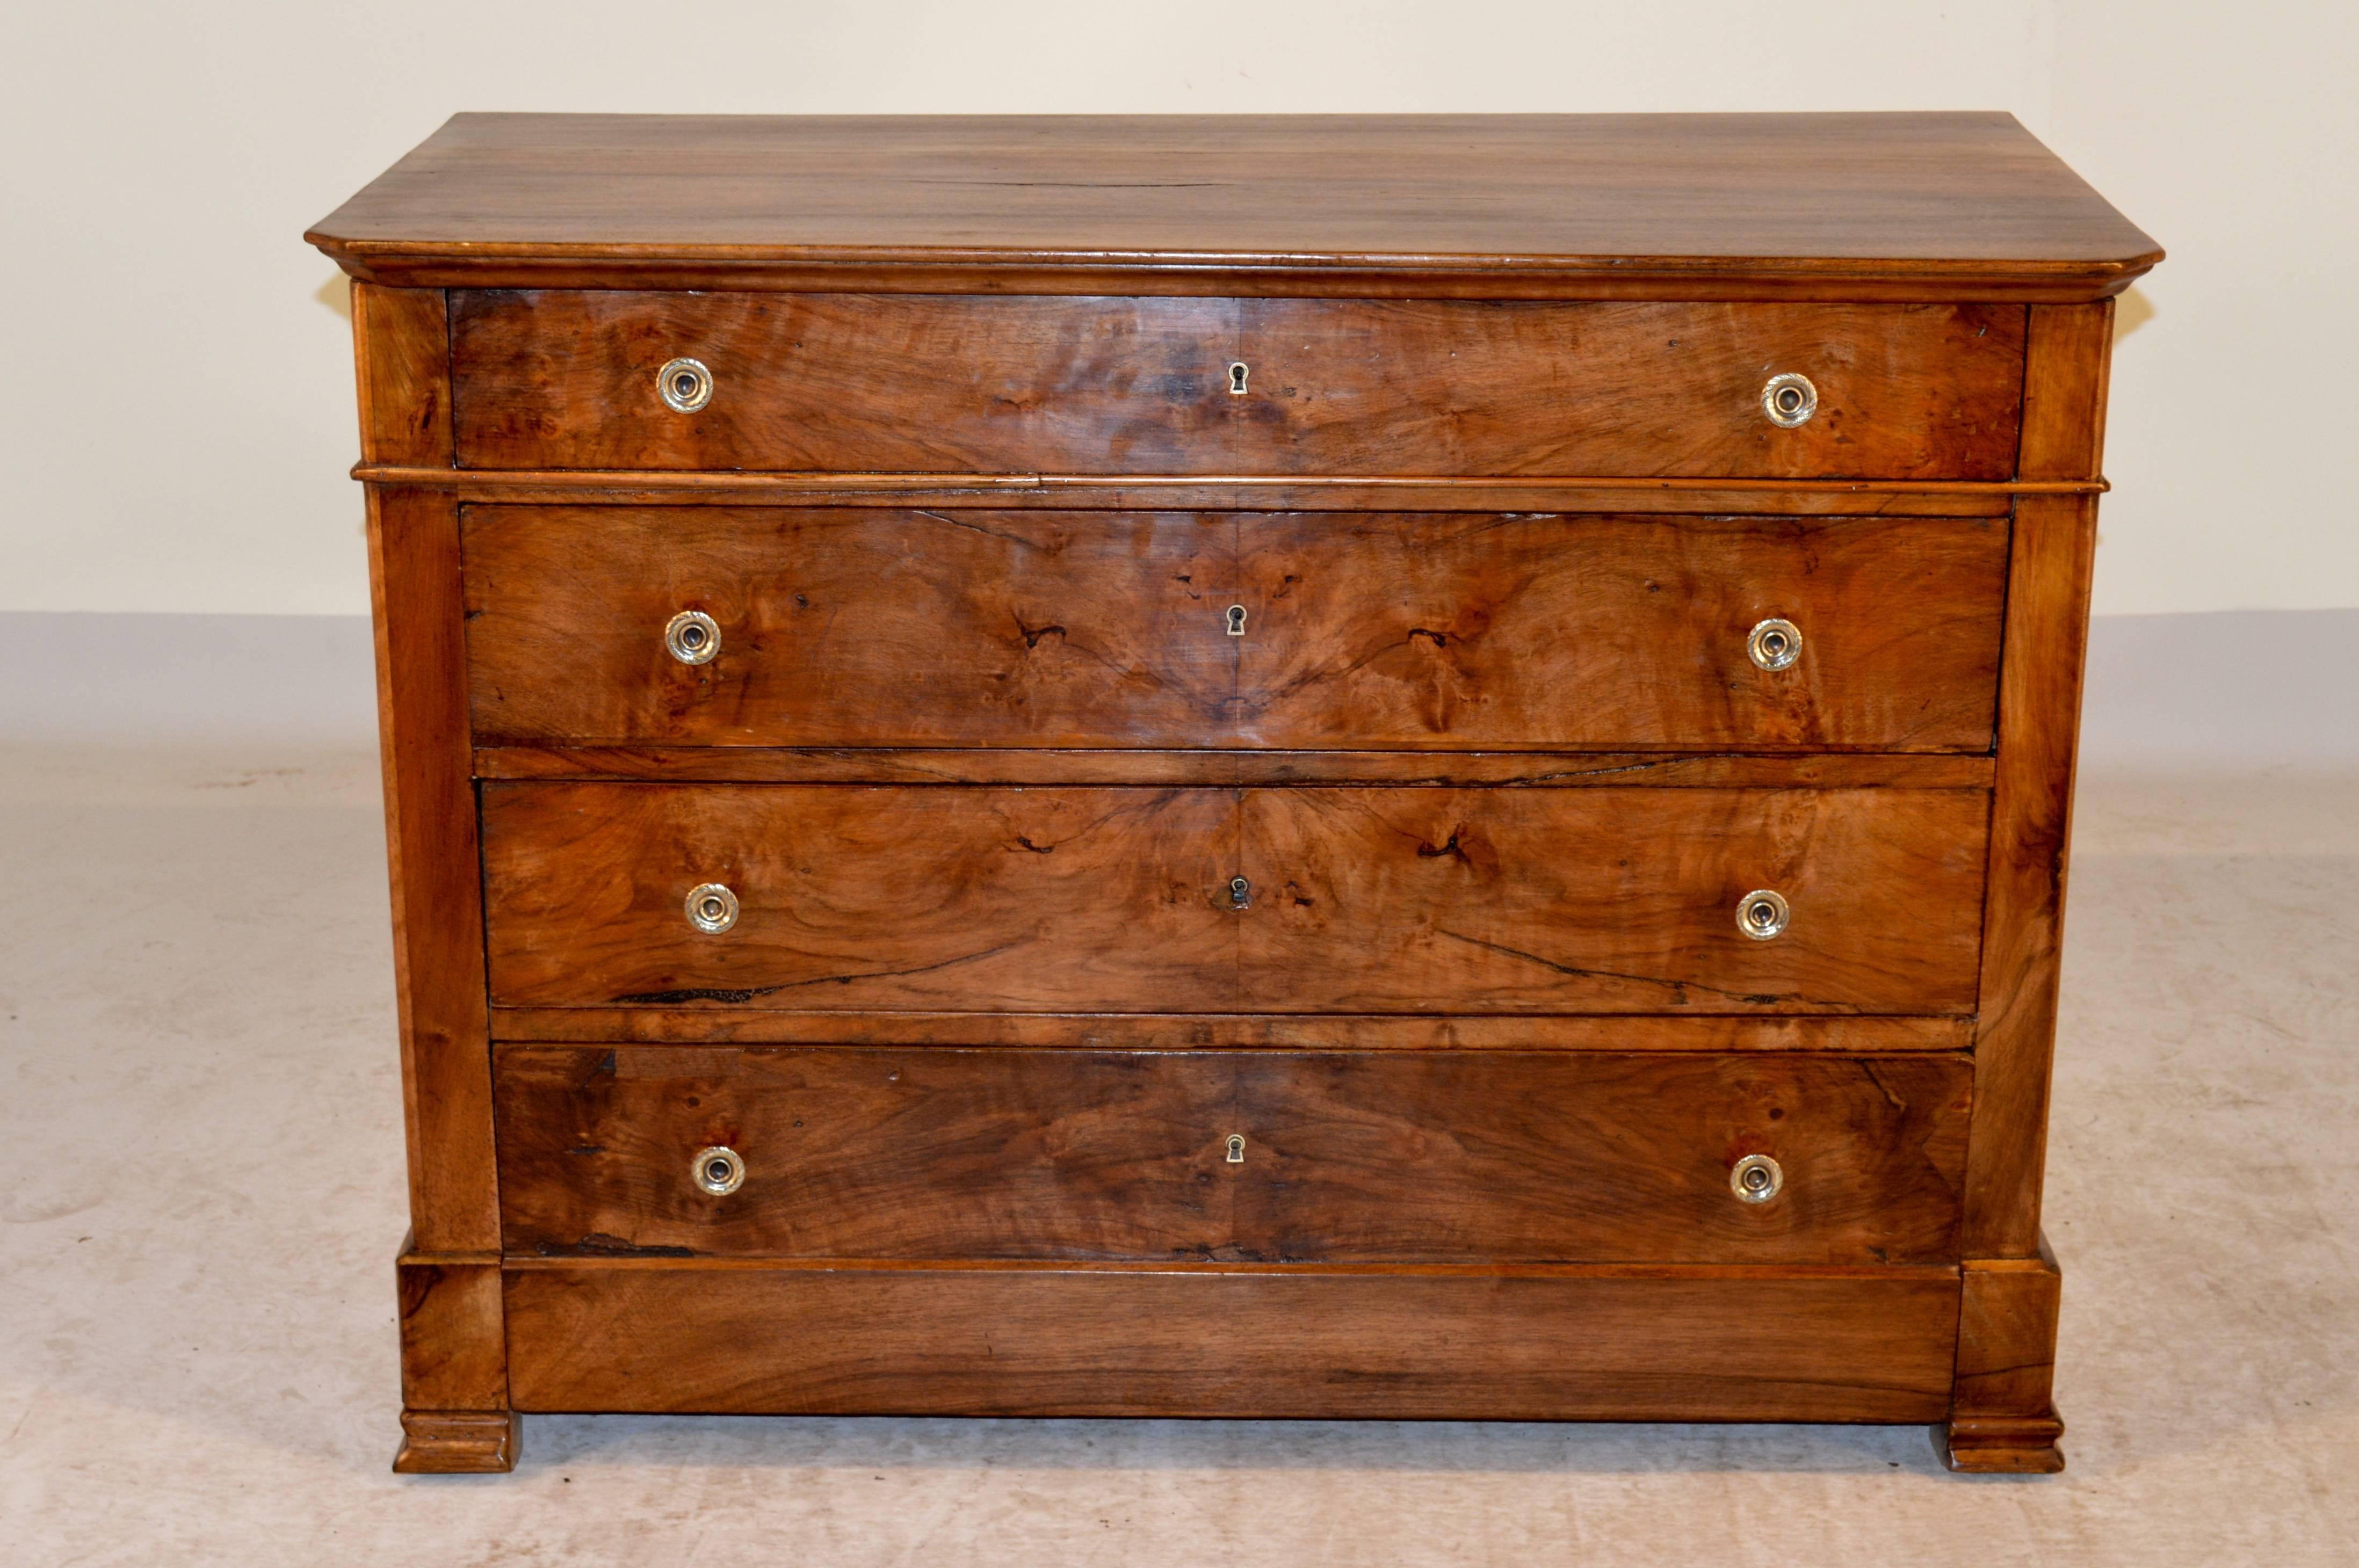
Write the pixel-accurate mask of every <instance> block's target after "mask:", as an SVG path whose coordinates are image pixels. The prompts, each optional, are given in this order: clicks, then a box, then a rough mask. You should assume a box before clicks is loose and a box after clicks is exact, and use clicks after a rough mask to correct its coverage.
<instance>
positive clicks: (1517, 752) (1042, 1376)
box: [310, 114, 2160, 1471]
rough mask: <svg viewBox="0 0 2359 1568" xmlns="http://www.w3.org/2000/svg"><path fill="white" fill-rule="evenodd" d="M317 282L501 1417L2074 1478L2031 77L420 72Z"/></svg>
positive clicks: (2075, 530)
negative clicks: (853, 1416)
mask: <svg viewBox="0 0 2359 1568" xmlns="http://www.w3.org/2000/svg"><path fill="white" fill-rule="evenodd" d="M310 239H311V241H312V242H313V243H316V244H318V245H319V246H320V247H321V249H322V250H324V251H326V252H327V253H328V254H330V255H332V256H333V257H334V258H335V259H336V260H337V261H338V262H339V263H340V264H341V265H342V266H343V267H344V269H345V270H346V271H347V272H349V273H351V274H352V276H353V278H354V280H355V282H354V284H353V329H354V336H355V340H356V343H357V349H358V354H359V363H360V408H361V432H362V461H361V464H360V467H359V468H358V469H357V470H354V471H355V474H356V476H357V477H358V478H359V479H361V480H362V481H364V484H365V486H366V490H367V495H368V519H369V541H370V558H371V565H372V573H373V583H374V588H375V608H376V635H377V653H378V671H379V680H380V687H381V697H382V701H383V712H384V754H385V777H386V814H387V821H388V826H389V830H390V837H391V842H392V871H393V879H392V880H393V904H394V919H395V928H396V959H397V968H398V972H399V979H400V994H401V1024H400V1028H401V1039H402V1062H403V1071H404V1083H405V1085H406V1087H407V1091H408V1139H409V1179H410V1209H411V1215H412V1219H413V1230H412V1234H411V1237H410V1239H409V1241H408V1245H407V1247H406V1248H405V1249H404V1251H403V1253H402V1256H401V1259H400V1261H399V1264H398V1275H399V1281H400V1302H401V1346H402V1387H403V1402H404V1406H405V1409H404V1411H403V1414H402V1424H403V1426H404V1428H405V1430H406V1432H407V1434H408V1441H407V1443H406V1444H404V1446H403V1448H402V1450H401V1454H400V1456H399V1458H398V1459H397V1461H396V1467H397V1468H398V1469H403V1470H414V1471H449V1470H497V1469H505V1468H507V1467H508V1466H510V1465H513V1464H514V1463H515V1460H516V1433H517V1416H518V1413H519V1412H525V1411H724V1412H763V1411H776V1412H800V1413H828V1414H834V1413H862V1412H872V1413H918V1414H974V1415H1002V1416H1006V1415H1038V1416H1048V1415H1065V1416H1109V1415H1139V1416H1228V1417H1289V1416H1310V1417H1327V1418H1335V1417H1380V1418H1388V1419H1391V1418H1417V1417H1448V1418H1460V1419H1472V1418H1495V1419H1511V1420H1552V1419H1596V1420H1611V1421H1714V1420H1733V1421H1779V1422H1928V1423H1934V1424H1937V1425H1939V1426H1940V1429H1941V1431H1942V1433H1943V1440H1944V1443H1945V1452H1946V1454H1948V1457H1949V1460H1950V1463H1951V1465H1953V1466H1955V1467H1957V1468H1960V1469H1968V1470H2052V1469H2055V1468H2057V1467H2058V1466H2060V1465H2061V1464H2062V1463H2063V1461H2062V1459H2061V1457H2060V1454H2059V1452H2058V1449H2057V1446H2056V1444H2057V1438H2058V1435H2059V1433H2060V1432H2061V1430H2062V1427H2061V1425H2060V1422H2058V1420H2057V1418H2056V1412H2055V1410H2054V1408H2053V1406H2052V1405H2051V1403H2050V1399H2049V1389H2050V1365H2051V1362H2052V1359H2053V1351H2054V1345H2055V1333H2056V1314H2057V1303H2058V1271H2057V1267H2056V1264H2055V1261H2054V1260H2053V1259H2052V1258H2051V1257H2049V1254H2048V1252H2047V1250H2046V1249H2045V1248H2044V1246H2043V1244H2042V1242H2041V1238H2040V1227H2039V1200H2040V1179H2041V1160H2042V1150H2043V1144H2044V1141H2045V1121H2046V1114H2047V1098H2048V1085H2049V1058H2050V1054H2051V1047H2052V1044H2053V1040H2054V1034H2055V1020H2056V990H2057V960H2058V948H2059V940H2060V916H2061V910H2062V902H2063V894H2064V867H2065V841H2066V827H2067V818H2068V816H2069V809H2070V805H2071V781H2072V762H2073V743H2074V733H2075V727H2076V722H2077V717H2078V710H2079V705H2080V689H2081V666H2082V646H2083V640H2084V633H2085V628H2086V617H2087V605H2088V595H2089V579H2090V566H2091V558H2092V553H2093V548H2094V545H2095V520H2096V506H2097V496H2098V493H2099V492H2101V491H2102V490H2104V481H2103V480H2102V479H2101V478H2100V477H2099V476H2100V468H2099V461H2098V455H2099V447H2100V438H2101V436H2102V432H2103V427H2104V393H2105V374H2106V362H2107V354H2108V349H2109V345H2110V342H2111V339H2112V322H2113V297H2114V295H2115V294H2117V293H2118V292H2119V291H2120V290H2122V289H2123V288H2124V287H2127V286H2128V285H2129V284H2130V282H2131V281H2132V280H2134V279H2135V278H2136V277H2137V276H2139V275H2140V274H2141V273H2143V272H2144V271H2145V270H2146V269H2147V267H2149V266H2151V265H2153V264H2154V263H2155V262H2156V261H2157V260H2158V259H2159V254H2160V253H2159V252H2158V250H2157V248H2156V246H2155V244H2154V243H2153V242H2152V241H2151V240H2149V239H2147V236H2146V235H2144V234H2142V233H2140V232H2138V231H2137V230H2136V229H2135V228H2133V227H2132V226H2131V225H2130V224H2129V223H2128V222H2125V221H2124V220H2123V219H2122V217H2121V216H2120V215H2119V214H2118V213H2116V212H2115V211H2114V210H2113V209H2112V208H2110V207H2108V206H2107V205H2106V204H2105V203H2104V201H2103V200H2100V199H2099V198H2098V197H2097V196H2096V195H2095V194H2094V193H2093V191H2091V190H2090V189H2088V188H2087V187H2086V186H2085V185H2083V184H2082V182H2081V181H2080V180H2079V179H2078V178H2075V177H2074V176H2073V175H2072V174H2071V171H2070V170H2068V169H2067V168H2064V166H2063V165H2062V164H2060V163H2059V162H2058V161H2057V160H2056V159H2055V158H2054V157H2052V156H2050V155H2049V153H2048V152H2047V151H2046V150H2045V149H2043V148H2042V147H2041V146H2039V145H2038V143H2037V142H2035V141H2033V140H2032V139H2031V137H2030V136H2029V135H2027V134H2025V132H2024V131H2023V130H2022V128H2021V127H2020V126H2018V125H2017V124H2016V123H2015V122H2014V121H2013V120H2012V119H2010V118H2009V117H2008V116H2006V115H2005V114H1855V115H1680V116H1634V117H1618V116H1541V115H1535V116H1500V117H1484V116H1465V117H1447V118H1436V117H1390V116H1386V117H1365V118H1327V117H1316V116H1303V117H1284V118H1279V117H1243V116H1240V117H1233V118H1202V119H1196V118H1190V119H1161V118H1109V119H1084V118H1075V119H1022V118H1004V119H1003V118H880V119H818V118H805V119H798V118H776V119H772V118H668V117H644V118H642V117H627V116H611V117H610V116H578V115H521V114H519V115H506V114H469V115H462V116H460V117H458V118H457V119H454V120H452V121H451V123H450V124H448V125H446V126H444V127H443V128H442V129H441V130H440V132H438V133H437V134H436V135H434V136H433V137H432V138H431V139H430V140H429V141H428V142H427V143H426V144H425V145H424V146H420V147H419V149H418V150H417V151H415V152H413V153H411V154H410V155H409V156H408V157H407V158H405V159H404V160H403V161H402V162H401V163H400V164H398V165H397V166H396V167H395V168H393V169H392V170H391V171H390V172H388V173H386V175H385V176H384V177H383V178H380V179H378V180H377V181H376V182H375V183H374V184H373V185H371V186H369V187H368V189H365V190H364V191H363V192H361V194H360V195H358V196H356V197H355V198H353V200H352V201H351V202H349V203H348V204H347V205H345V206H344V207H343V208H342V210H341V211H338V212H337V213H336V214H335V215H334V216H332V217H331V218H329V219H327V220H326V221H325V222H322V223H321V224H320V225H319V227H318V228H317V229H315V230H314V231H313V232H311V234H310Z"/></svg>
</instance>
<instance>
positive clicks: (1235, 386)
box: [1229, 360, 1253, 397]
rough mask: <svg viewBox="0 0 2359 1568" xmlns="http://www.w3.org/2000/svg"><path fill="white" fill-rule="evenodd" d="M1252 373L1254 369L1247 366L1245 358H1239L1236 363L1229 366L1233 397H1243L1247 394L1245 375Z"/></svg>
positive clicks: (1230, 386) (1230, 388)
mask: <svg viewBox="0 0 2359 1568" xmlns="http://www.w3.org/2000/svg"><path fill="white" fill-rule="evenodd" d="M1252 373H1253V372H1252V370H1251V369H1249V368H1248V367H1247V366H1246V364H1245V362H1244V361H1243V360H1239V361H1238V362H1236V363H1234V364H1233V365H1231V366H1230V367H1229V395H1230V396H1231V397H1243V396H1244V395H1245V377H1246V376H1248V375H1251V374H1252Z"/></svg>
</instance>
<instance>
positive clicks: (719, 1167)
mask: <svg viewBox="0 0 2359 1568" xmlns="http://www.w3.org/2000/svg"><path fill="white" fill-rule="evenodd" d="M688 1168H689V1173H690V1174H691V1175H692V1176H694V1177H695V1178H696V1184H697V1185H698V1186H700V1187H701V1188H702V1189H704V1190H705V1191H706V1192H708V1193H711V1194H712V1195H713V1196H714V1197H717V1198H725V1197H727V1196H728V1195H730V1194H731V1193H734V1192H735V1191H736V1190H737V1189H738V1188H739V1187H742V1186H744V1185H745V1160H744V1159H743V1158H742V1157H741V1156H740V1155H739V1154H738V1152H737V1151H736V1150H734V1149H731V1148H727V1147H725V1146H723V1145H722V1144H718V1143H715V1144H713V1145H712V1147H711V1148H708V1149H699V1150H698V1151H697V1152H696V1158H695V1159H694V1160H692V1161H690V1162H689V1167H688Z"/></svg>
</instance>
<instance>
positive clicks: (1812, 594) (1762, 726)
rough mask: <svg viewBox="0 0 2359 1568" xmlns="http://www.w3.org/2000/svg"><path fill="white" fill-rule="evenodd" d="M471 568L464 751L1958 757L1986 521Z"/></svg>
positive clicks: (640, 540) (987, 539) (901, 542)
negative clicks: (638, 748)
mask: <svg viewBox="0 0 2359 1568" xmlns="http://www.w3.org/2000/svg"><path fill="white" fill-rule="evenodd" d="M463 549H464V555H465V572H466V597H467V616H468V620H467V665H468V678H469V686H470V693H471V699H472V704H473V722H474V728H475V732H476V735H477V737H478V739H479V740H482V741H485V742H486V743H511V744H513V743H522V744H553V743H566V742H575V743H583V742H590V743H595V742H625V743H627V742H663V743H673V744H691V745H743V746H1011V747H1060V746H1092V747H1121V746H1166V747H1197V746H1205V745H1220V746H1262V747H1271V748H1280V749H1284V748H1323V747H1378V748H1412V749H1426V748H1432V749H1445V748H1467V749H1474V748H1527V747H1528V748H1574V749H1580V748H1598V749H1627V750H1640V749H1647V748H1651V747H1684V748H1695V749H1711V748H1721V747H1745V748H1751V749H1762V748H1776V747H1805V748H1820V747H1835V748H1873V749H1877V750H1884V751H1942V750H1953V751H1975V752H1979V751H1985V750H1987V749H1988V748H1989V746H1990V743H1991V737H1992V716H1993V712H1994V708H1995V694H1996V687H1997V672H1998V643H1999V627H2000V622H2001V608H2002V601H2003V598H2004V590H2005V582H2006V549H2007V533H2006V522H2005V520H2003V519H1981V518H1968V519H1954V520H1953V519H1916V518H1912V519H1890V518H1848V519H1836V520H1820V519H1813V520H1803V519H1774V518H1662V517H1599V516H1551V515H1505V516H1503V515H1497V514H1464V515H1452V514H1443V515H1413V514H1412V515H1399V514H1388V515H1375V516H1370V515H1363V514H1147V513H1137V514H1099V513H1027V512H999V511H989V512H969V513H961V514H951V513H940V512H928V511H859V510H851V509H824V508H822V509H810V510H777V509H768V508H740V507H724V506H710V507H673V508H625V507H597V508H589V507H537V506H493V507H482V506H477V507H470V508H468V509H467V513H466V516H465V520H464V525H463ZM1232 606H1234V607H1236V608H1238V609H1242V610H1243V611H1245V615H1244V617H1243V619H1242V621H1241V622H1239V623H1238V629H1239V630H1240V631H1241V633H1242V634H1241V635H1232V634H1231V624H1232V622H1231V614H1232V611H1231V607H1232ZM683 614H701V615H705V616H708V617H710V618H711V621H712V635H713V636H715V637H716V638H717V643H716V644H715V645H713V646H712V647H711V648H706V649H699V650H694V652H699V653H704V654H708V656H706V657H704V658H702V659H701V661H700V662H689V661H688V660H686V659H683V658H682V657H679V656H678V655H677V654H675V653H674V652H672V651H671V650H670V649H669V648H668V646H667V643H666V635H665V633H666V628H667V627H668V626H669V625H670V624H672V622H673V621H674V619H675V618H676V617H679V616H681V615H683ZM1771 619H1780V620H1785V621H1788V622H1791V623H1792V624H1793V625H1794V627H1795V628H1796V629H1797V630H1798V632H1799V636H1800V652H1799V657H1797V658H1795V659H1794V660H1793V661H1792V662H1791V663H1790V664H1788V665H1784V666H1783V667H1778V668H1770V667H1765V665H1764V664H1763V663H1762V662H1760V661H1759V660H1756V658H1755V657H1754V656H1753V654H1752V652H1751V647H1750V643H1749V637H1750V633H1751V632H1752V630H1753V629H1754V628H1755V627H1756V626H1757V625H1759V624H1760V623H1761V622H1764V621H1767V620H1771Z"/></svg>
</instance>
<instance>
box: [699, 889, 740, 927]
mask: <svg viewBox="0 0 2359 1568" xmlns="http://www.w3.org/2000/svg"><path fill="white" fill-rule="evenodd" d="M687 907H688V923H689V924H690V925H693V926H695V927H696V928H697V929H698V930H699V931H703V932H708V933H710V934H711V935H715V936H718V935H721V933H723V931H726V930H728V929H729V928H730V927H731V926H733V925H736V924H737V895H736V894H735V893H734V892H730V891H729V890H728V889H727V888H725V887H723V886H722V885H721V884H720V883H719V882H704V883H701V884H700V885H698V886H696V887H692V888H690V889H689V890H688V905H687Z"/></svg>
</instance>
